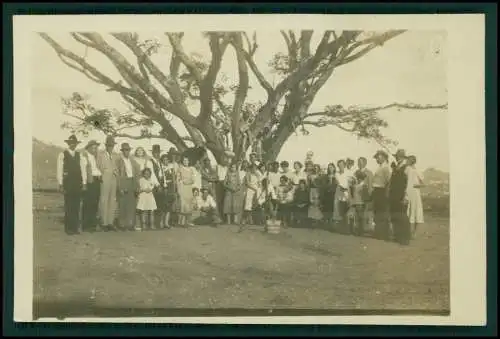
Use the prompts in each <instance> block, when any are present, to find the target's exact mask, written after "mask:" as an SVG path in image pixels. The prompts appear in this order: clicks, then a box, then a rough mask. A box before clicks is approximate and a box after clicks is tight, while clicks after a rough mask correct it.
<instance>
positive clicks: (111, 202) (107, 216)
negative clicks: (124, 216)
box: [97, 136, 120, 231]
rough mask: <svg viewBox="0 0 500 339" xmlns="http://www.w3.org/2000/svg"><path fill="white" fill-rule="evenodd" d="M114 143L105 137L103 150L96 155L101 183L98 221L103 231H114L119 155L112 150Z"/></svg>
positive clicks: (113, 140) (108, 137)
mask: <svg viewBox="0 0 500 339" xmlns="http://www.w3.org/2000/svg"><path fill="white" fill-rule="evenodd" d="M115 145H116V142H115V139H114V138H113V137H112V136H107V137H106V141H105V143H104V146H105V150H104V151H102V152H100V153H99V154H98V155H97V168H99V170H100V171H101V174H102V182H101V192H100V196H99V219H100V222H101V226H102V227H103V228H104V230H106V231H109V230H112V229H115V227H114V221H115V217H116V211H117V201H116V190H117V185H118V183H117V175H118V169H117V162H118V160H119V159H120V157H119V155H118V154H116V153H115V152H114V151H113V150H114V148H115Z"/></svg>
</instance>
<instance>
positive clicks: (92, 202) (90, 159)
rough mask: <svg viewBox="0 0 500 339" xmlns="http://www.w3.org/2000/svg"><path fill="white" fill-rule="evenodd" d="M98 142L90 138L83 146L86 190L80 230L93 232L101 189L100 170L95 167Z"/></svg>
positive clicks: (95, 226) (95, 225)
mask: <svg viewBox="0 0 500 339" xmlns="http://www.w3.org/2000/svg"><path fill="white" fill-rule="evenodd" d="M98 146H99V143H98V142H97V141H95V140H90V141H89V142H88V144H87V146H85V152H84V153H82V156H85V158H84V159H85V160H86V166H85V168H86V174H87V190H86V191H85V192H84V194H83V204H82V231H84V232H94V231H95V230H96V228H97V209H98V208H99V192H100V189H101V171H100V170H99V168H97V162H96V156H97V147H98Z"/></svg>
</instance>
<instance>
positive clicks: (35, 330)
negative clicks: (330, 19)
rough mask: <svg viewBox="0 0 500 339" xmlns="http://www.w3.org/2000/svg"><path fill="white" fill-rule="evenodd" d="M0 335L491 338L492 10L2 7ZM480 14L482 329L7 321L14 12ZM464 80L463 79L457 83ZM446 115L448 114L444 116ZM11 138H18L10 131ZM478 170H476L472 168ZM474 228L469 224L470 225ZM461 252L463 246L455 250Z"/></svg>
mask: <svg viewBox="0 0 500 339" xmlns="http://www.w3.org/2000/svg"><path fill="white" fill-rule="evenodd" d="M2 7H3V57H4V61H3V71H4V72H3V74H4V79H3V83H4V89H3V176H4V177H3V196H4V203H3V206H4V214H3V249H4V253H3V257H4V267H3V274H4V277H3V282H4V290H3V292H4V293H3V295H4V305H3V316H4V318H3V334H4V335H5V336H14V335H15V336H20V335H37V336H42V335H47V336H62V335H64V336H70V335H88V336H100V335H102V336H112V335H120V336H141V335H144V336H150V335H151V336H181V335H183V336H184V335H187V336H203V335H206V336H208V335H211V336H227V335H234V336H237V335H238V336H262V335H268V336H300V335H302V336H338V335H345V336H347V335H373V336H375V335H386V336H402V335H426V336H428V335H446V334H447V335H471V336H484V335H496V333H497V325H496V322H497V321H496V320H495V319H496V318H497V241H496V240H497V212H496V205H497V189H496V187H497V174H496V173H497V144H496V140H497V139H496V137H497V100H496V99H497V98H496V93H497V62H496V61H497V35H496V32H497V7H496V4H488V3H468V4H467V3H464V4H448V3H446V4H445V3H426V4H424V3H406V4H403V3H364V4H361V3H355V4H326V3H324V4H323V3H243V4H232V3H224V4H223V3H217V4H216V3H211V4H205V3H203V4H201V3H182V4H180V3H170V4H147V3H144V2H143V3H127V4H124V3H86V4H77V3H75V4H69V3H61V4H55V3H53V4H38V3H37V4H35V3H24V4H3V5H2ZM167 13H168V14H193V13H198V14H202V13H203V14H224V13H234V14H245V13H256V14H257V13H261V14H263V13H301V14H302V13H303V14H313V13H314V14H417V13H422V14H433V13H440V14H444V13H446V14H449V13H485V14H486V73H485V74H486V149H487V158H486V166H487V244H488V248H487V256H488V259H489V260H488V305H487V306H488V326H487V327H444V326H440V327H437V326H355V327H353V326H340V325H330V326H312V325H307V326H306V325H303V326H298V325H293V326H278V325H168V324H165V325H144V324H47V323H14V322H13V321H12V319H13V295H14V294H13V277H14V271H13V269H14V267H13V266H14V265H13V263H14V258H13V239H14V203H13V202H14V195H13V191H14V190H13V181H12V174H13V151H14V142H13V139H14V138H13V136H14V132H13V87H12V83H13V61H12V46H13V43H12V16H13V15H19V14H24V15H27V14H167ZM464 81H466V80H465V79H464ZM450 113H451V114H453V112H450ZM18 133H19V132H18ZM478 166H482V164H478ZM470 226H471V227H475V226H476V225H470ZM463 245H464V246H467V244H463Z"/></svg>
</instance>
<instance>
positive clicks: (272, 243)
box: [33, 193, 449, 317]
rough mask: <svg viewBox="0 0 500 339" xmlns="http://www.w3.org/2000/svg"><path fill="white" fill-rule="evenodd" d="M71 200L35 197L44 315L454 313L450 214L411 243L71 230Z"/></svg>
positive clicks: (37, 306)
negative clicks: (57, 308)
mask: <svg viewBox="0 0 500 339" xmlns="http://www.w3.org/2000/svg"><path fill="white" fill-rule="evenodd" d="M62 203H63V202H62V198H61V196H60V195H58V194H51V193H34V210H33V212H34V244H35V247H34V310H35V313H37V312H38V313H37V314H38V316H42V317H43V316H53V315H52V314H50V315H49V314H47V312H48V313H50V311H49V308H50V307H49V306H47V305H57V304H59V305H66V308H65V311H64V312H69V313H71V314H74V315H78V316H90V315H92V312H93V311H92V309H93V308H96V307H104V308H106V307H108V308H129V309H132V308H209V309H217V308H228V309H229V308H230V309H235V308H245V309H252V308H254V309H323V310H326V309H334V310H401V309H403V310H421V311H446V310H449V220H448V219H447V218H442V217H441V218H439V217H432V216H427V223H426V224H425V225H423V226H422V227H421V228H420V229H419V232H418V234H417V238H416V239H415V240H414V241H413V242H412V243H411V245H410V246H408V247H403V246H400V245H398V244H395V243H389V242H383V241H378V240H374V239H370V238H360V237H354V236H348V235H340V234H335V233H332V232H329V231H328V230H323V229H287V230H286V231H284V232H283V233H282V234H279V235H269V234H265V233H262V229H261V228H259V227H252V228H249V229H248V230H246V231H245V232H242V233H238V232H237V230H238V228H237V227H236V226H219V227H218V228H212V227H201V226H200V227H193V228H190V229H181V228H174V229H171V230H161V231H148V232H121V233H117V232H106V233H94V234H81V235H77V236H67V235H65V233H64V232H63V225H62V215H63V211H62ZM44 305H45V306H44ZM61 307H62V306H61ZM61 312H63V311H61Z"/></svg>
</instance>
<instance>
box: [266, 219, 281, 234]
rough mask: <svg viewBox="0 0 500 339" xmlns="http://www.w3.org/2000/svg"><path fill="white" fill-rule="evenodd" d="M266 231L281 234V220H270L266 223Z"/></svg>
mask: <svg viewBox="0 0 500 339" xmlns="http://www.w3.org/2000/svg"><path fill="white" fill-rule="evenodd" d="M266 231H267V233H269V234H279V233H280V232H281V222H280V221H272V220H268V222H267V224H266Z"/></svg>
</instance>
